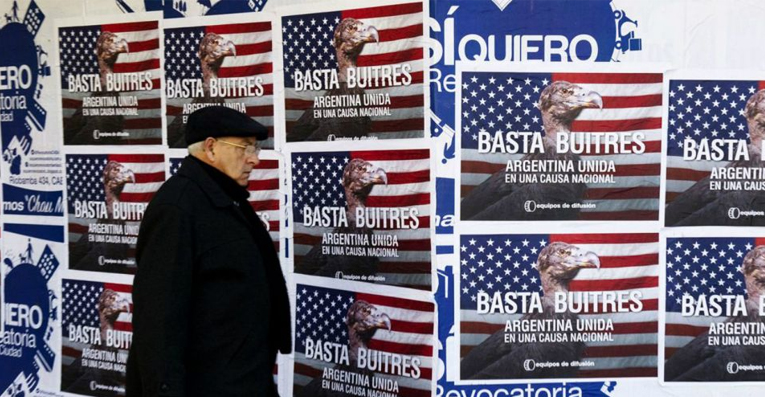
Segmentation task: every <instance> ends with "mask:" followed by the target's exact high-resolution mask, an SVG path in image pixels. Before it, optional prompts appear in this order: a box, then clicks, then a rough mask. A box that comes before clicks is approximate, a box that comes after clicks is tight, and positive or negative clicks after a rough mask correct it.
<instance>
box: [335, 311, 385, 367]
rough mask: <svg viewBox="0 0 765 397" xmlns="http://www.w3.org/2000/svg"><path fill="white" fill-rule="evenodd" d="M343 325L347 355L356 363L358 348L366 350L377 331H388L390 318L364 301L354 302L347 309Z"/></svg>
mask: <svg viewBox="0 0 765 397" xmlns="http://www.w3.org/2000/svg"><path fill="white" fill-rule="evenodd" d="M345 323H346V324H347V325H348V344H349V345H350V348H351V349H350V352H349V355H350V356H351V357H352V360H351V361H352V362H355V361H356V357H357V356H356V355H357V352H358V349H359V348H366V347H367V344H368V343H369V341H370V340H371V339H372V337H373V336H374V335H375V333H376V332H377V330H378V329H385V330H388V331H390V329H391V324H390V317H388V315H387V314H385V313H383V312H381V311H380V310H378V309H377V308H376V307H375V306H373V305H372V304H370V303H368V302H366V301H362V300H359V301H356V302H354V303H353V304H352V305H351V307H350V308H348V316H347V317H346V320H345Z"/></svg>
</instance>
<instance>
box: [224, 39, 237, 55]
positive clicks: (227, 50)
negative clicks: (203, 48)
mask: <svg viewBox="0 0 765 397" xmlns="http://www.w3.org/2000/svg"><path fill="white" fill-rule="evenodd" d="M223 54H224V55H232V56H236V46H235V45H234V42H233V41H231V40H229V41H227V42H226V44H224V45H223Z"/></svg>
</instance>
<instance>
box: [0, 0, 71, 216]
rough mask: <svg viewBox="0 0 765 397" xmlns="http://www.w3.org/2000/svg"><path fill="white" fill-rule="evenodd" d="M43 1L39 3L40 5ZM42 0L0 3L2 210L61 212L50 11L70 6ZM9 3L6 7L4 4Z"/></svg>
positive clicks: (58, 13) (59, 14)
mask: <svg viewBox="0 0 765 397" xmlns="http://www.w3.org/2000/svg"><path fill="white" fill-rule="evenodd" d="M41 3H43V4H42V5H40V4H41ZM45 3H46V2H44V1H42V2H38V1H35V0H32V1H14V2H5V3H3V4H2V5H0V11H2V12H5V19H4V20H3V21H2V22H0V43H2V46H0V59H2V60H3V61H2V62H0V63H1V65H0V129H2V160H0V164H2V169H1V170H0V174H2V175H3V191H4V196H5V197H6V199H7V200H8V201H9V202H8V203H6V204H4V206H5V208H6V214H13V215H40V216H61V215H62V214H63V211H62V208H61V205H60V200H61V196H62V190H63V183H64V181H63V170H62V168H61V160H62V155H61V151H60V147H59V141H60V138H58V137H57V136H56V135H55V134H54V132H53V131H54V129H53V128H51V125H55V124H56V123H55V120H56V117H57V115H58V114H59V111H58V109H57V107H58V103H57V101H56V100H54V98H55V97H56V91H55V87H56V84H55V81H53V79H52V77H51V75H52V70H53V69H52V62H51V56H52V54H53V53H54V52H55V49H54V47H53V43H52V40H51V38H50V34H49V33H50V32H51V31H52V29H51V27H52V22H51V21H52V20H53V16H52V15H51V14H52V13H55V17H62V16H66V15H67V13H70V12H71V10H64V9H61V8H55V7H53V6H51V5H49V4H45ZM6 7H7V8H6Z"/></svg>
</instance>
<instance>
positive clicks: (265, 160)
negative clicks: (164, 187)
mask: <svg viewBox="0 0 765 397" xmlns="http://www.w3.org/2000/svg"><path fill="white" fill-rule="evenodd" d="M258 158H259V159H260V162H259V163H258V165H256V166H255V167H254V168H253V170H252V172H251V173H250V179H249V182H248V184H247V190H249V191H250V197H249V198H248V201H249V202H250V205H251V206H252V209H254V210H255V213H256V214H258V217H259V218H260V220H261V222H263V225H265V227H266V230H268V233H269V234H270V235H271V239H272V240H273V241H274V247H275V248H276V252H280V251H279V249H280V247H281V245H282V244H281V240H280V238H279V232H280V230H281V219H282V218H283V217H282V216H281V211H280V205H279V200H280V199H281V195H280V194H279V178H280V175H281V170H280V165H281V164H280V163H281V158H280V156H279V155H277V154H276V153H275V152H273V151H262V152H260V154H259V155H258ZM168 159H169V161H170V163H169V167H170V168H169V171H170V174H169V175H170V176H173V175H175V173H176V172H178V168H180V166H181V162H182V161H183V157H169V158H168Z"/></svg>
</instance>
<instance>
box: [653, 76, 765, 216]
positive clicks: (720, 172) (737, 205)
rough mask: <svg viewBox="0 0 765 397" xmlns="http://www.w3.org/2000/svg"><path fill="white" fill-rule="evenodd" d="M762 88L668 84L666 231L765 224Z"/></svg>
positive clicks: (748, 83)
mask: <svg viewBox="0 0 765 397" xmlns="http://www.w3.org/2000/svg"><path fill="white" fill-rule="evenodd" d="M764 87H765V86H764V85H763V83H762V82H761V81H758V80H714V79H706V78H703V77H702V78H700V79H684V78H678V79H674V78H673V79H671V80H670V81H669V94H668V95H669V97H668V101H667V108H668V109H667V180H666V184H667V187H666V191H667V194H666V208H665V224H666V226H706V225H709V226H762V225H765V182H763V179H764V178H765V161H763V151H762V136H763V133H765V126H763V124H762V122H761V120H763V118H765V91H763V90H762V88H764Z"/></svg>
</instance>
